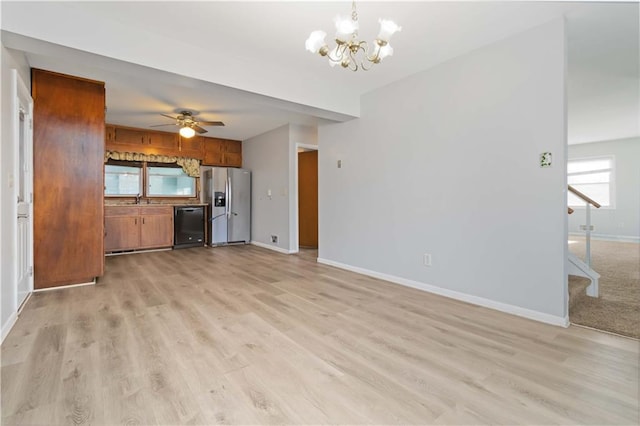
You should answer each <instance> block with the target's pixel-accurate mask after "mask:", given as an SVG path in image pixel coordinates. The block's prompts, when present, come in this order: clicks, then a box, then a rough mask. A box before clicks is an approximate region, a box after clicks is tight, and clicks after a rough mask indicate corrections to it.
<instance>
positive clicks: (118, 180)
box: [104, 164, 142, 197]
mask: <svg viewBox="0 0 640 426" xmlns="http://www.w3.org/2000/svg"><path fill="white" fill-rule="evenodd" d="M138 194H142V167H141V165H129V166H125V165H119V164H106V165H105V166H104V195H106V196H111V197H130V196H136V195H138Z"/></svg>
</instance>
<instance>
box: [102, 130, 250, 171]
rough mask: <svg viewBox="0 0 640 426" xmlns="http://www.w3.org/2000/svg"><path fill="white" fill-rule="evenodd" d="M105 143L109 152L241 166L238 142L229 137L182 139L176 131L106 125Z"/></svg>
mask: <svg viewBox="0 0 640 426" xmlns="http://www.w3.org/2000/svg"><path fill="white" fill-rule="evenodd" d="M105 144H106V145H105V146H106V149H107V150H109V151H117V152H135V153H140V154H156V155H169V156H175V157H186V158H196V159H198V160H202V165H204V166H223V167H242V142H240V141H234V140H229V139H218V138H208V137H204V136H199V135H196V136H194V137H192V138H183V137H182V136H180V135H179V134H178V133H169V132H158V131H155V130H147V129H139V128H133V127H123V126H117V125H114V124H107V125H106V126H105Z"/></svg>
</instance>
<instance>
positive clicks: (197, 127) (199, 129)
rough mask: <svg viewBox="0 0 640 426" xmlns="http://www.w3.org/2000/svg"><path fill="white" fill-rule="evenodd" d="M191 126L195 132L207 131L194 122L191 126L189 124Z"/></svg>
mask: <svg viewBox="0 0 640 426" xmlns="http://www.w3.org/2000/svg"><path fill="white" fill-rule="evenodd" d="M191 128H192V129H193V130H195V131H196V132H198V133H207V131H206V130H205V129H203V128H202V127H200V126H196V125H195V124H194V125H193V126H191Z"/></svg>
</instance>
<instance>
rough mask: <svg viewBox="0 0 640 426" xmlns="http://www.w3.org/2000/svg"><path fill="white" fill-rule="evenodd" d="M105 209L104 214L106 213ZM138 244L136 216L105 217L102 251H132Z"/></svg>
mask: <svg viewBox="0 0 640 426" xmlns="http://www.w3.org/2000/svg"><path fill="white" fill-rule="evenodd" d="M106 210H107V209H106V208H105V213H106ZM139 244H140V228H139V226H138V216H137V215H136V216H105V218H104V251H106V252H110V251H118V250H133V249H135V248H137V247H138V245H139Z"/></svg>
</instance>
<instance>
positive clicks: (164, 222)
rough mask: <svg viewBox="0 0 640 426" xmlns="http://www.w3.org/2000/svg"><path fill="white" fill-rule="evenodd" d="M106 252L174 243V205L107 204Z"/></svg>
mask: <svg viewBox="0 0 640 426" xmlns="http://www.w3.org/2000/svg"><path fill="white" fill-rule="evenodd" d="M104 210H105V235H104V251H105V252H107V253H109V252H114V251H123V250H140V249H151V248H163V247H171V246H173V207H171V206H139V205H131V206H107V207H105V209H104Z"/></svg>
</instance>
